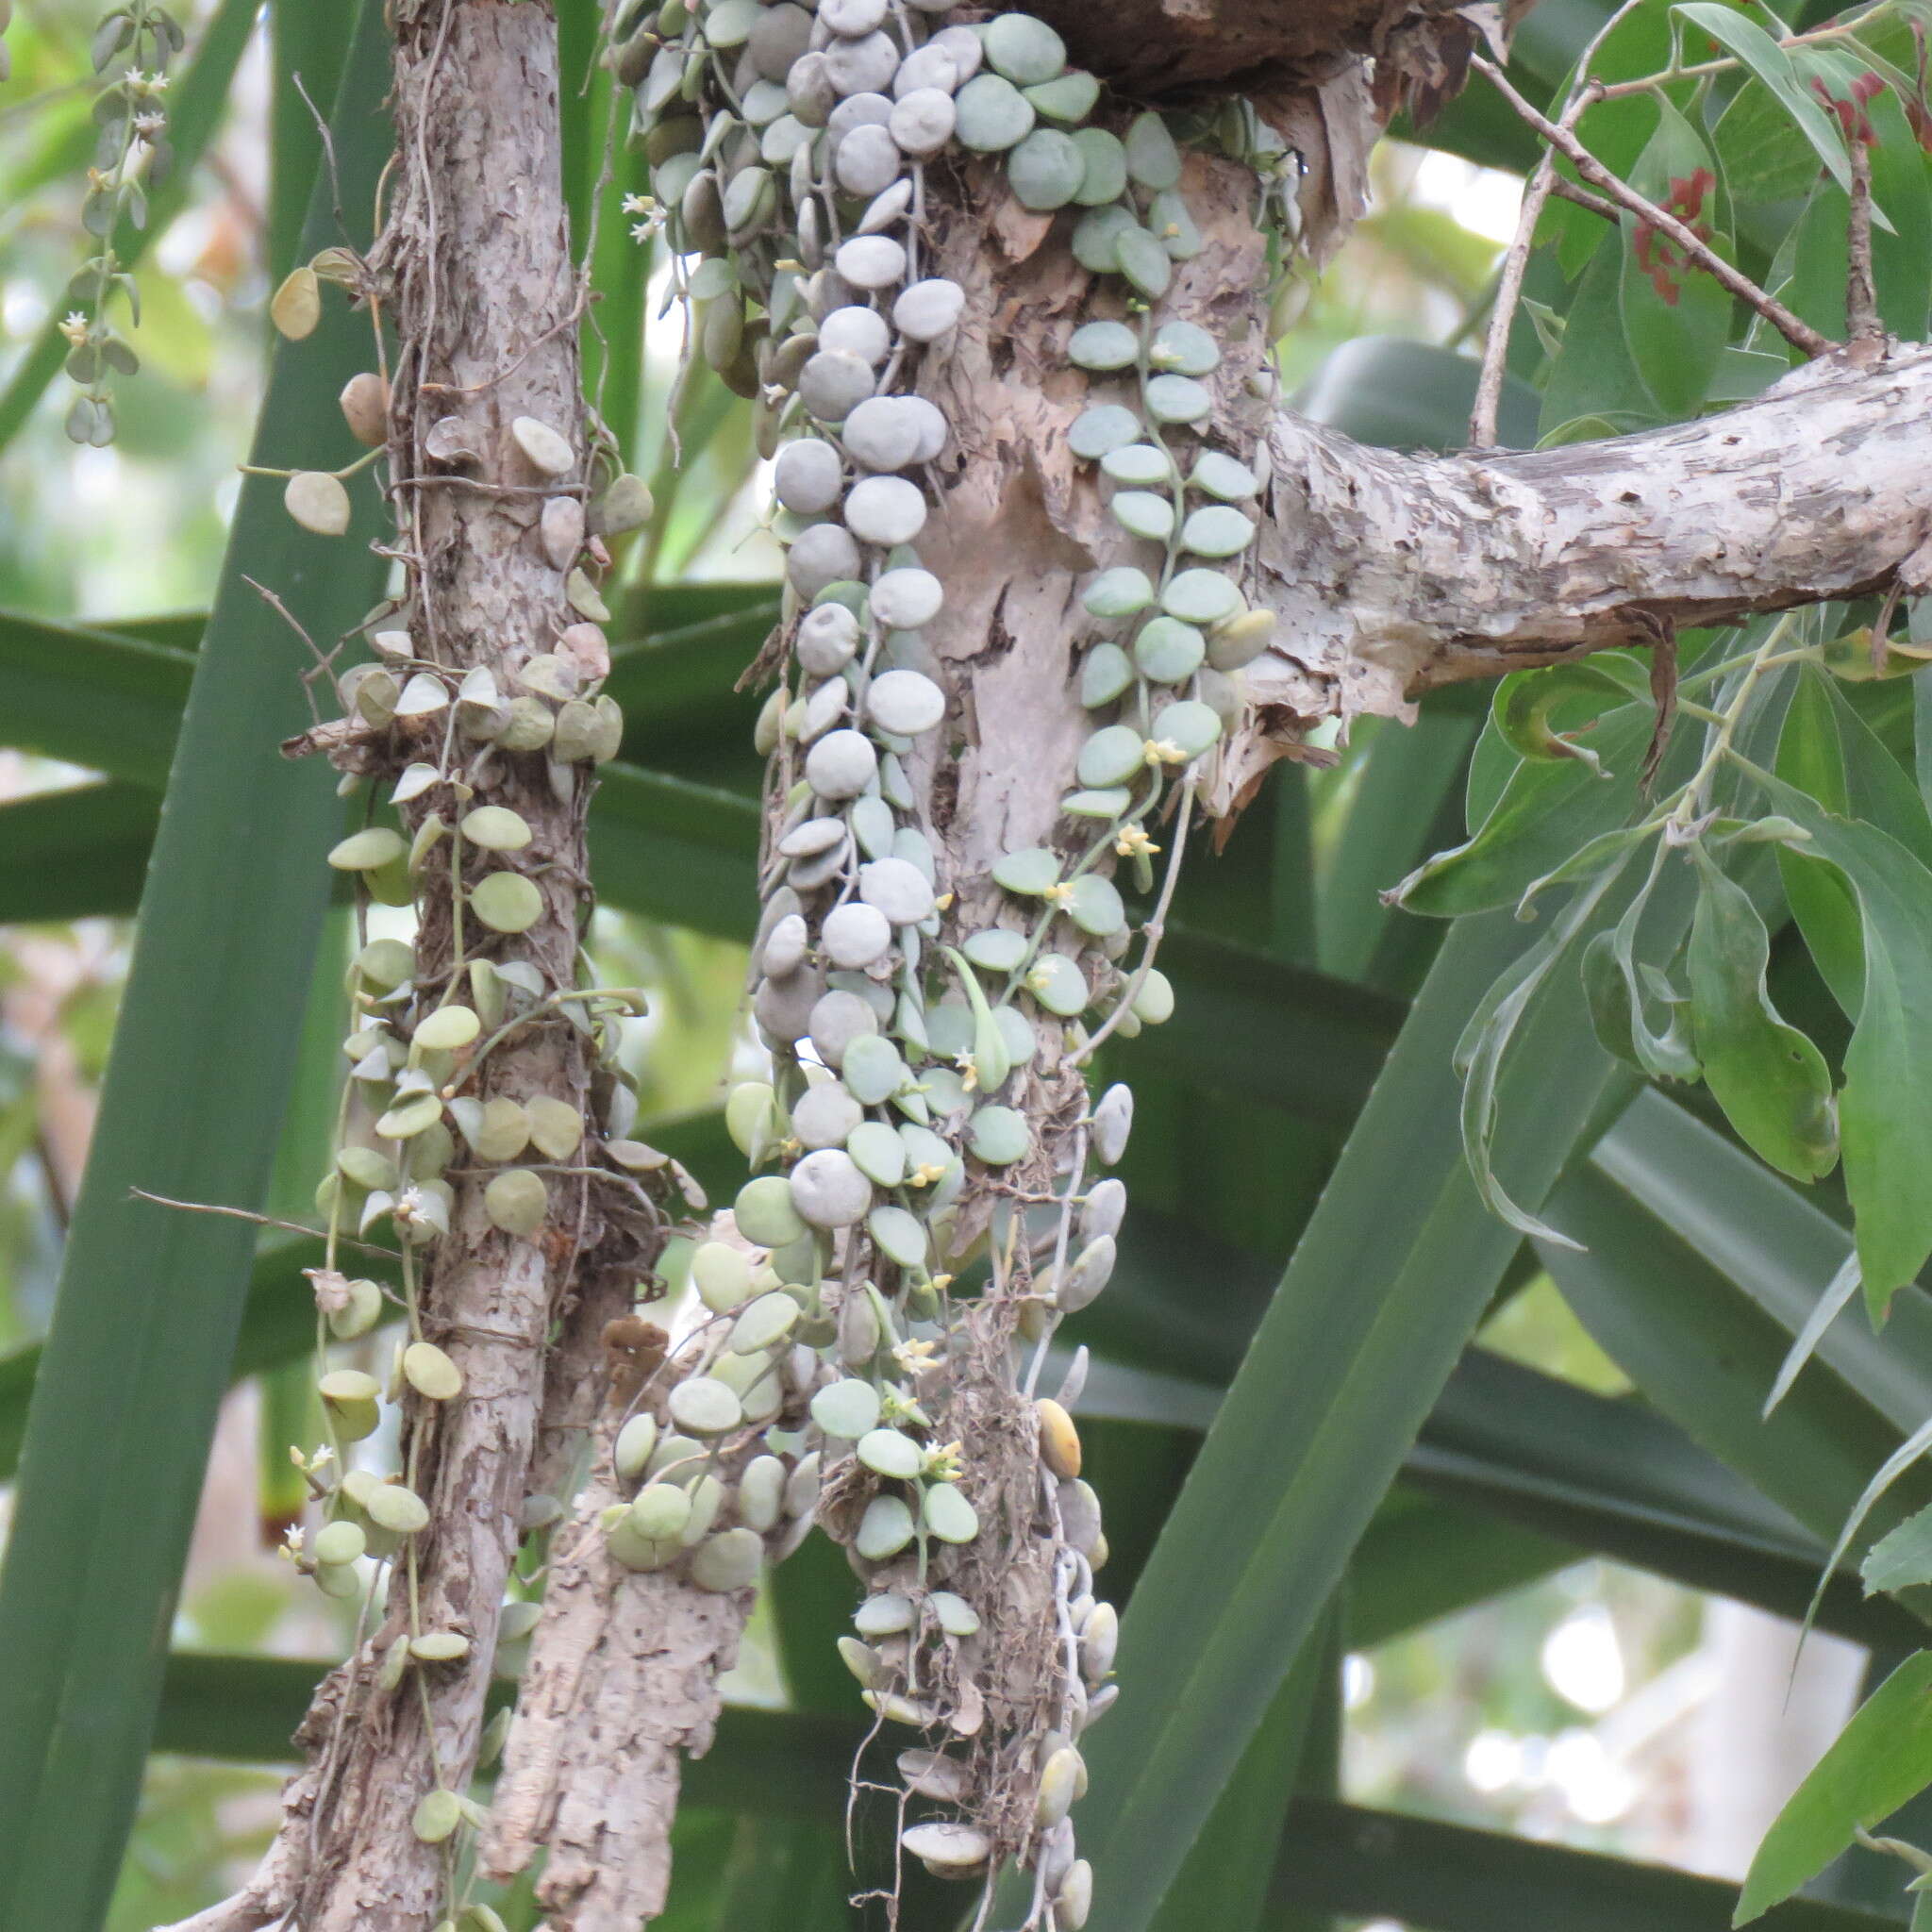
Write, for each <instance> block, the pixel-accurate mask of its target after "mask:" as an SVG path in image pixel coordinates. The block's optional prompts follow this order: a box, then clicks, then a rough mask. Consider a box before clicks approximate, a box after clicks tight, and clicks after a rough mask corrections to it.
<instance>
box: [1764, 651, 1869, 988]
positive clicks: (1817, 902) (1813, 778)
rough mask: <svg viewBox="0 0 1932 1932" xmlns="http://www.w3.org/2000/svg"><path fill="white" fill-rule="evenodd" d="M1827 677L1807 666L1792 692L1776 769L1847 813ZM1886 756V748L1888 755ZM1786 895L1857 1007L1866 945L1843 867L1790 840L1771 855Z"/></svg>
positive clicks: (1823, 969)
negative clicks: (1808, 854) (1806, 854)
mask: <svg viewBox="0 0 1932 1932" xmlns="http://www.w3.org/2000/svg"><path fill="white" fill-rule="evenodd" d="M1826 682H1827V681H1826V679H1825V678H1824V676H1823V675H1821V674H1820V673H1817V672H1815V671H1813V670H1812V669H1811V668H1810V667H1809V666H1808V665H1807V667H1806V668H1805V671H1804V673H1803V675H1801V676H1800V677H1799V680H1798V687H1797V689H1796V690H1795V691H1793V692H1792V693H1791V704H1790V710H1788V711H1787V712H1786V713H1785V725H1784V730H1783V731H1782V732H1781V733H1780V734H1779V735H1778V744H1777V774H1778V776H1779V777H1780V778H1782V779H1783V780H1784V781H1785V782H1786V783H1787V784H1788V785H1793V786H1795V787H1796V788H1797V789H1798V790H1799V791H1803V792H1805V793H1807V795H1808V796H1810V797H1812V798H1815V799H1816V800H1817V801H1818V803H1819V804H1820V805H1821V806H1823V807H1824V809H1825V810H1826V811H1829V812H1836V813H1837V814H1838V815H1839V816H1840V818H1848V817H1850V816H1851V810H1850V803H1849V799H1848V796H1847V790H1846V783H1845V755H1844V744H1843V741H1842V739H1841V737H1840V729H1839V715H1840V714H1839V711H1838V709H1837V708H1835V707H1834V706H1833V704H1832V701H1831V700H1832V693H1831V692H1830V691H1829V690H1828V689H1827V688H1826ZM1888 756H1889V755H1888ZM1777 870H1778V877H1779V878H1780V880H1782V882H1783V884H1784V889H1785V902H1786V904H1787V905H1789V906H1790V908H1791V917H1792V918H1793V919H1795V920H1796V921H1797V922H1798V930H1799V931H1800V932H1801V933H1802V934H1803V935H1804V936H1805V944H1806V946H1807V948H1808V949H1809V951H1810V954H1811V959H1812V963H1813V964H1814V965H1816V967H1817V968H1818V971H1819V973H1820V974H1821V975H1822V977H1823V978H1824V983H1825V985H1826V986H1828V987H1829V988H1830V989H1831V992H1832V997H1833V998H1835V999H1836V1000H1837V1001H1838V1003H1839V1005H1840V1007H1842V1008H1844V1009H1845V1011H1846V1012H1847V1013H1851V1014H1855V1015H1856V1014H1857V1010H1858V1002H1859V1000H1860V999H1861V998H1862V997H1863V994H1864V986H1865V946H1864V940H1863V937H1862V934H1861V930H1860V921H1859V918H1858V901H1857V894H1856V893H1854V892H1853V891H1852V889H1851V885H1850V883H1849V882H1848V881H1847V880H1846V878H1845V876H1844V874H1842V873H1840V872H1839V871H1838V870H1837V869H1836V868H1834V867H1832V866H1828V865H1819V864H1818V863H1817V862H1816V861H1815V860H1812V859H1808V858H1803V857H1801V856H1800V855H1799V854H1798V853H1797V852H1795V851H1794V850H1792V849H1791V848H1790V846H1788V845H1780V846H1779V847H1778V854H1777Z"/></svg>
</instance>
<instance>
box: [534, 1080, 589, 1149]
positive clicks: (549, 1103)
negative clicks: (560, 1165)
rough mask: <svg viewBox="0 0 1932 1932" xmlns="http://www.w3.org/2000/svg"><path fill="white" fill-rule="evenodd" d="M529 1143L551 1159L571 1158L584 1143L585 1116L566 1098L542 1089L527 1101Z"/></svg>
mask: <svg viewBox="0 0 1932 1932" xmlns="http://www.w3.org/2000/svg"><path fill="white" fill-rule="evenodd" d="M524 1115H525V1119H526V1120H527V1121H528V1122H529V1124H530V1143H531V1145H532V1146H534V1147H535V1148H536V1149H537V1151H538V1152H539V1153H540V1154H542V1155H543V1156H545V1157H546V1158H549V1159H551V1160H568V1159H569V1158H570V1157H571V1156H572V1155H573V1154H575V1152H576V1151H577V1148H578V1147H579V1146H580V1145H581V1144H582V1142H583V1138H584V1117H583V1115H582V1114H580V1113H579V1112H578V1111H577V1110H576V1108H574V1107H573V1106H572V1105H571V1104H570V1102H569V1101H567V1100H558V1098H557V1097H556V1096H555V1095H554V1094H549V1093H539V1094H535V1095H533V1096H532V1097H531V1098H530V1099H528V1100H526V1101H525V1102H524Z"/></svg>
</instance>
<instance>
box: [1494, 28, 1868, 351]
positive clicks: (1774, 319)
mask: <svg viewBox="0 0 1932 1932" xmlns="http://www.w3.org/2000/svg"><path fill="white" fill-rule="evenodd" d="M1470 64H1471V66H1473V67H1474V68H1475V69H1476V71H1477V72H1478V73H1480V74H1482V75H1485V76H1486V77H1487V78H1488V80H1489V81H1490V84H1491V86H1492V87H1494V89H1495V90H1496V92H1498V93H1500V94H1501V95H1502V96H1503V98H1504V99H1505V100H1506V101H1507V102H1508V103H1509V105H1510V107H1511V108H1514V109H1515V110H1516V114H1517V116H1518V118H1519V119H1520V120H1522V121H1524V123H1526V124H1527V125H1529V126H1530V127H1532V128H1534V129H1535V130H1536V132H1537V133H1538V134H1540V135H1541V136H1542V138H1543V140H1545V141H1546V142H1549V143H1550V145H1551V146H1552V147H1555V148H1557V149H1558V150H1559V151H1560V152H1561V153H1563V154H1565V155H1567V156H1568V157H1569V158H1570V159H1571V161H1572V162H1573V163H1574V166H1575V169H1576V172H1577V173H1578V174H1579V175H1582V176H1583V178H1584V179H1585V180H1586V181H1588V182H1590V183H1591V184H1592V185H1593V186H1595V187H1597V188H1600V189H1602V190H1603V192H1605V193H1606V194H1607V195H1608V196H1609V198H1610V199H1611V200H1612V201H1613V202H1615V203H1616V204H1617V205H1618V206H1619V207H1620V208H1627V209H1628V210H1629V212H1630V213H1632V214H1634V215H1636V216H1637V217H1638V218H1639V220H1641V221H1645V222H1648V223H1649V224H1650V225H1651V226H1652V227H1654V228H1655V229H1657V232H1658V233H1659V234H1662V235H1666V236H1668V237H1669V238H1670V240H1671V241H1672V242H1674V243H1675V244H1676V245H1677V247H1678V248H1680V249H1681V250H1682V251H1683V252H1684V254H1685V256H1686V257H1687V258H1689V260H1690V261H1691V263H1692V264H1693V265H1694V266H1695V267H1698V268H1701V269H1702V270H1703V271H1704V272H1705V274H1706V275H1709V276H1710V277H1711V278H1712V279H1713V280H1714V281H1716V282H1717V283H1719V284H1720V285H1721V286H1722V287H1724V288H1725V289H1728V290H1729V291H1730V292H1731V293H1732V294H1733V295H1735V296H1737V297H1738V299H1739V300H1740V302H1745V303H1748V304H1749V305H1750V307H1751V308H1754V309H1756V310H1757V313H1758V314H1759V315H1761V316H1763V318H1764V319H1765V321H1767V322H1768V323H1770V324H1771V325H1772V327H1773V328H1774V329H1776V330H1777V332H1778V334H1779V335H1781V336H1783V337H1784V339H1785V341H1788V342H1790V345H1791V346H1792V347H1793V348H1794V349H1796V350H1798V351H1799V352H1800V353H1801V354H1803V355H1806V356H1823V355H1826V354H1828V353H1829V351H1830V349H1831V346H1832V345H1831V343H1830V341H1828V340H1827V339H1826V338H1825V337H1824V336H1822V335H1820V334H1819V332H1818V331H1817V330H1816V329H1815V328H1813V327H1812V326H1811V325H1810V324H1809V323H1806V322H1801V321H1800V320H1799V319H1798V318H1797V317H1796V316H1795V315H1793V314H1792V313H1791V311H1790V309H1789V308H1786V307H1785V306H1784V304H1783V303H1782V302H1779V301H1778V300H1776V299H1775V298H1774V296H1771V295H1768V294H1766V293H1765V291H1763V290H1762V289H1760V288H1759V287H1758V286H1757V283H1756V282H1754V281H1753V280H1752V279H1751V277H1750V276H1749V275H1743V274H1741V273H1740V271H1739V270H1737V269H1735V268H1733V267H1732V266H1731V264H1730V263H1729V262H1727V261H1726V260H1725V259H1724V257H1723V256H1721V255H1720V254H1718V253H1717V251H1716V250H1715V249H1714V248H1712V247H1711V246H1710V244H1709V243H1708V242H1706V241H1705V240H1704V239H1703V238H1702V237H1701V236H1699V235H1696V234H1694V233H1693V232H1692V231H1691V229H1690V228H1689V227H1687V226H1686V225H1684V224H1683V223H1682V222H1680V221H1679V220H1678V219H1677V218H1676V216H1675V215H1674V214H1671V213H1668V212H1667V211H1666V210H1665V209H1663V208H1658V207H1657V204H1656V203H1655V202H1654V201H1651V200H1648V199H1647V198H1646V197H1645V196H1643V195H1641V194H1640V193H1638V192H1637V191H1636V189H1634V188H1632V187H1631V186H1630V184H1629V183H1628V182H1627V181H1625V180H1624V179H1623V178H1622V177H1621V176H1620V175H1613V174H1611V172H1610V171H1609V169H1607V167H1605V166H1604V164H1603V163H1602V162H1601V161H1600V160H1598V159H1597V158H1596V157H1595V156H1594V155H1593V154H1591V151H1590V150H1589V149H1588V148H1587V147H1585V146H1584V144H1583V143H1582V142H1580V141H1578V140H1577V138H1576V137H1575V136H1574V134H1572V133H1571V132H1570V130H1569V129H1568V128H1565V127H1559V126H1558V125H1557V124H1556V123H1555V122H1554V121H1552V120H1551V119H1550V118H1549V117H1548V116H1547V115H1545V114H1540V113H1539V112H1538V111H1537V110H1536V108H1533V107H1531V106H1530V104H1529V103H1528V102H1527V101H1526V100H1524V98H1523V96H1522V95H1521V94H1520V93H1518V92H1516V90H1515V89H1514V88H1513V87H1512V86H1511V85H1510V84H1509V81H1508V79H1507V76H1506V75H1504V73H1503V71H1502V69H1501V68H1499V67H1498V66H1497V65H1496V63H1495V62H1494V61H1493V60H1488V59H1485V58H1483V57H1482V56H1481V55H1477V56H1476V57H1475V58H1474V59H1473V60H1472V61H1471V62H1470Z"/></svg>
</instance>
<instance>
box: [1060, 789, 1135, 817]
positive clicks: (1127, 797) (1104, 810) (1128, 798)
mask: <svg viewBox="0 0 1932 1932" xmlns="http://www.w3.org/2000/svg"><path fill="white" fill-rule="evenodd" d="M1132 803H1133V794H1132V793H1131V792H1129V791H1127V790H1126V788H1125V787H1124V786H1121V785H1109V786H1106V787H1104V788H1103V789H1101V790H1100V791H1070V792H1068V793H1067V795H1066V796H1065V797H1064V798H1063V799H1061V800H1060V809H1061V810H1062V811H1063V812H1065V813H1066V814H1067V816H1068V817H1069V818H1075V819H1117V818H1119V817H1120V815H1121V814H1122V813H1123V812H1124V811H1125V810H1126V808H1127V807H1128V806H1129V805H1131V804H1132Z"/></svg>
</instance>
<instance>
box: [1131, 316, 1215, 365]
mask: <svg viewBox="0 0 1932 1932" xmlns="http://www.w3.org/2000/svg"><path fill="white" fill-rule="evenodd" d="M1147 359H1148V361H1149V362H1150V363H1152V365H1153V366H1154V367H1155V368H1156V369H1157V370H1158V371H1160V372H1162V373H1163V374H1166V375H1212V374H1213V373H1214V371H1215V370H1216V369H1218V368H1219V367H1220V366H1221V347H1220V344H1219V343H1217V342H1216V341H1215V340H1214V338H1213V337H1212V336H1210V335H1209V334H1208V331H1207V330H1206V329H1205V328H1203V327H1201V325H1199V324H1198V323H1192V322H1180V321H1174V322H1163V323H1162V324H1161V325H1160V326H1159V327H1158V329H1156V330H1155V331H1154V341H1153V344H1152V346H1151V347H1150V349H1149V351H1148V357H1147Z"/></svg>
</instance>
